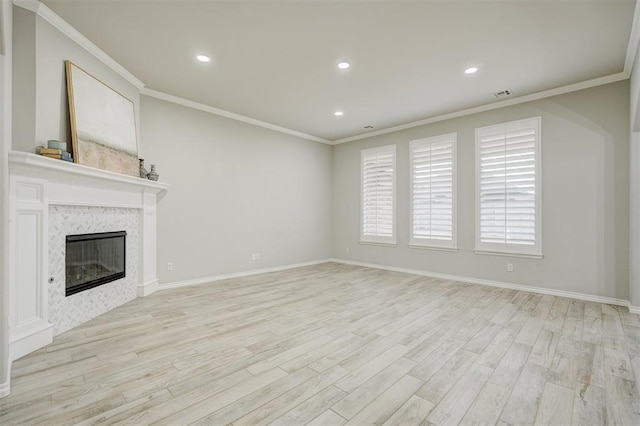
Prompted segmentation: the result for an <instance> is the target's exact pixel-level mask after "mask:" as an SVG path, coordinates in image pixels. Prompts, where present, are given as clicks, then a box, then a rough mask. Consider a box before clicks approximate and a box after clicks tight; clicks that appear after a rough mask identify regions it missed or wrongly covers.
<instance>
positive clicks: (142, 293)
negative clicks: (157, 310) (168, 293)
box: [138, 279, 158, 297]
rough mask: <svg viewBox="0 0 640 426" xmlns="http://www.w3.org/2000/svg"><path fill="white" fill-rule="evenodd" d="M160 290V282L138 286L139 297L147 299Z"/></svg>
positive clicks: (149, 282)
mask: <svg viewBox="0 0 640 426" xmlns="http://www.w3.org/2000/svg"><path fill="white" fill-rule="evenodd" d="M157 290H158V280H157V279H155V280H151V281H148V282H146V283H142V284H138V297H146V296H148V295H150V294H152V293H155V292H156V291H157Z"/></svg>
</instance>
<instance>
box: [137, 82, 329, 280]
mask: <svg viewBox="0 0 640 426" xmlns="http://www.w3.org/2000/svg"><path fill="white" fill-rule="evenodd" d="M141 112H142V113H141V137H142V152H141V157H142V158H144V159H145V163H146V166H147V168H149V167H150V165H151V164H156V165H157V169H158V172H159V173H160V181H163V182H168V183H169V184H170V185H171V186H170V188H169V191H168V192H167V195H166V196H165V197H164V199H162V200H161V201H160V203H159V205H158V277H159V279H160V283H172V282H177V281H184V280H190V279H198V278H203V277H211V276H216V275H223V274H228V273H233V272H238V271H250V270H254V269H262V268H270V267H276V266H282V265H287V264H295V263H301V262H306V261H314V260H319V259H325V258H328V257H331V189H332V188H331V146H328V145H325V144H321V143H318V142H311V141H308V140H304V139H301V138H298V137H295V136H290V135H285V134H282V133H278V132H275V131H271V130H267V129H263V128H260V127H256V126H253V125H250V124H245V123H242V122H239V121H235V120H231V119H228V118H224V117H220V116H216V115H212V114H209V113H206V112H202V111H198V110H195V109H191V108H188V107H184V106H181V105H177V104H173V103H169V102H166V101H163V100H159V99H156V98H152V97H149V96H144V95H143V96H142V103H141ZM254 253H260V260H255V261H254V260H252V259H251V255H252V254H254ZM168 262H172V263H173V266H174V269H173V271H167V263H168Z"/></svg>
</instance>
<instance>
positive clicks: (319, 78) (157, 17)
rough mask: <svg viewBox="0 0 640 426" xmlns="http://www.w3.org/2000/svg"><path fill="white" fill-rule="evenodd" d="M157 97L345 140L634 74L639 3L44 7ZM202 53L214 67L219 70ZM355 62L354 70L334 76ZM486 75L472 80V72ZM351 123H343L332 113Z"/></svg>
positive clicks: (72, 2)
mask: <svg viewBox="0 0 640 426" xmlns="http://www.w3.org/2000/svg"><path fill="white" fill-rule="evenodd" d="M43 3H45V4H46V5H47V6H49V7H50V8H51V9H52V10H53V11H54V12H55V13H57V14H58V15H60V16H61V17H62V18H63V19H65V20H66V21H67V22H68V23H69V24H71V25H72V26H73V27H75V28H76V29H77V30H78V31H80V32H81V33H82V34H83V35H85V36H86V37H87V38H88V39H89V40H91V41H92V42H93V43H95V44H96V45H97V46H98V47H100V48H101V49H102V50H104V51H105V52H106V53H107V54H109V55H110V56H111V57H113V58H114V59H115V60H116V61H117V62H119V63H120V64H121V65H123V66H124V67H125V68H126V69H128V70H129V71H130V72H131V73H133V74H134V75H135V76H136V77H138V78H139V79H140V80H142V81H143V82H144V83H145V85H146V87H148V88H150V89H153V90H157V91H160V92H164V93H167V94H170V95H174V96H178V97H181V98H185V99H189V100H192V101H196V102H199V103H202V104H206V105H209V106H212V107H215V108H219V109H223V110H226V111H230V112H233V113H236V114H241V115H244V116H246V117H250V118H253V119H257V120H262V121H265V122H268V123H272V124H275V125H277V126H282V127H285V128H288V129H292V130H296V131H299V132H303V133H306V134H309V135H313V136H316V137H320V138H324V139H327V140H331V141H334V140H338V139H342V138H346V137H350V136H353V135H358V134H361V133H365V132H367V131H368V130H366V129H364V126H367V125H372V126H374V127H375V130H379V129H383V128H387V127H391V126H396V125H400V124H403V123H407V122H412V121H416V120H421V119H424V118H428V117H432V116H437V115H441V114H445V113H450V112H454V111H459V110H462V109H466V108H470V107H475V106H480V105H485V104H488V103H493V102H496V100H495V99H494V98H493V97H492V96H491V94H492V93H494V92H497V91H501V90H504V89H508V90H510V91H511V92H512V93H513V94H512V97H517V96H523V95H527V94H531V93H536V92H540V91H543V90H548V89H553V88H557V87H561V86H565V85H568V84H572V83H576V82H581V81H585V80H590V79H594V78H598V77H603V76H608V75H612V74H616V73H620V72H622V71H623V68H624V64H625V56H626V52H627V45H628V42H629V37H630V32H631V26H632V21H633V15H634V7H635V0H596V1H583V0H569V1H564V0H553V1H540V0H534V1H527V0H511V1H506V0H505V1H482V0H467V1H366V2H365V1H305V0H300V1H279V2H276V1H267V0H262V1H252V2H250V1H238V0H236V1H224V2H217V1H203V0H200V1H188V0H173V1H159V0H157V1H153V0H151V1H149V0H127V1H116V0H103V1H100V0H84V1H80V0H44V1H43ZM197 53H205V54H208V55H210V56H211V57H212V62H211V63H209V64H201V63H199V62H197V61H196V60H195V55H196V54H197ZM340 60H347V61H349V62H350V63H351V65H352V66H351V68H350V69H348V70H346V71H341V70H338V68H337V67H336V65H337V63H338V62H339V61H340ZM470 66H478V67H479V68H480V70H479V71H478V73H476V74H474V75H465V74H464V70H465V68H467V67H470ZM336 110H341V111H344V116H342V117H335V116H334V115H333V113H334V111H336Z"/></svg>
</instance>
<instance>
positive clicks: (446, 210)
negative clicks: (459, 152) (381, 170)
mask: <svg viewBox="0 0 640 426" xmlns="http://www.w3.org/2000/svg"><path fill="white" fill-rule="evenodd" d="M410 163H411V177H410V178H411V212H410V215H411V237H410V243H411V245H418V246H427V247H446V248H455V247H456V221H455V220H456V194H455V187H456V185H455V178H456V134H455V133H452V134H449V135H443V136H436V137H432V138H427V139H420V140H416V141H412V142H411V145H410Z"/></svg>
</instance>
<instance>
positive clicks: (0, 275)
mask: <svg viewBox="0 0 640 426" xmlns="http://www.w3.org/2000/svg"><path fill="white" fill-rule="evenodd" d="M12 19H13V18H12V4H11V2H10V1H6V0H3V1H2V3H0V40H1V41H0V43H1V45H0V111H1V112H0V397H3V396H6V395H7V394H8V393H9V380H10V378H11V363H10V360H9V330H8V327H9V320H8V312H9V309H8V306H9V305H8V304H9V271H8V270H9V268H8V267H7V266H8V264H9V260H8V257H9V252H8V251H9V238H8V236H9V159H8V152H9V149H10V147H11V114H12V108H11V78H12V72H11V61H12V53H13V45H12V42H11V40H12Z"/></svg>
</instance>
